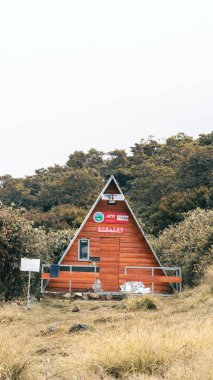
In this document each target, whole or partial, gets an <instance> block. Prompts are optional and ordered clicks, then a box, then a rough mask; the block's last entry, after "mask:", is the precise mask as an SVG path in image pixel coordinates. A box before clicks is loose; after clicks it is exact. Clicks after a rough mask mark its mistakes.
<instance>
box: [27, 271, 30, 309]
mask: <svg viewBox="0 0 213 380" xmlns="http://www.w3.org/2000/svg"><path fill="white" fill-rule="evenodd" d="M30 279H31V272H30V271H29V277H28V289H27V309H28V310H30V309H31V298H30Z"/></svg>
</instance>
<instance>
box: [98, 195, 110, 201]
mask: <svg viewBox="0 0 213 380" xmlns="http://www.w3.org/2000/svg"><path fill="white" fill-rule="evenodd" d="M101 199H102V200H104V201H108V200H109V199H112V194H102V195H101Z"/></svg>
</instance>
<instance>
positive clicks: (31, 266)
mask: <svg viewBox="0 0 213 380" xmlns="http://www.w3.org/2000/svg"><path fill="white" fill-rule="evenodd" d="M21 271H23V272H40V259H27V258H25V257H23V258H22V259H21Z"/></svg>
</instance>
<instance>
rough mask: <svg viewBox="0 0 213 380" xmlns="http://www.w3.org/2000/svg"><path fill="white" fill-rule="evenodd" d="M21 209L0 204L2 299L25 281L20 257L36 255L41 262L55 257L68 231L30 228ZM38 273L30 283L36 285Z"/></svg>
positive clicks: (14, 293)
mask: <svg viewBox="0 0 213 380" xmlns="http://www.w3.org/2000/svg"><path fill="white" fill-rule="evenodd" d="M24 213H25V210H24V209H13V208H12V207H9V208H7V207H1V208H0V293H1V295H3V296H4V298H5V299H10V298H13V297H17V296H19V295H20V294H21V293H22V292H23V290H24V287H25V284H26V275H25V274H24V273H23V272H21V271H20V269H19V268H20V264H21V258H22V257H29V258H31V257H32V258H39V259H41V262H42V263H46V262H53V261H56V260H58V258H59V256H61V254H62V253H63V251H64V249H65V248H66V246H67V244H68V242H69V240H70V238H71V236H72V231H71V230H70V231H68V230H62V231H57V232H54V231H50V232H48V233H47V232H46V231H45V230H44V229H43V228H33V224H32V222H29V221H27V220H26V219H25V217H24ZM38 282H39V276H35V278H34V279H33V281H32V285H33V286H34V287H36V285H38Z"/></svg>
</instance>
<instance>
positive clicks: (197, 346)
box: [0, 272, 213, 380]
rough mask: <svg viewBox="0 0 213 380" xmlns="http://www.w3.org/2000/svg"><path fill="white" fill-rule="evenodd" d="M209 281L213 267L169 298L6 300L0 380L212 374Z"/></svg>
mask: <svg viewBox="0 0 213 380" xmlns="http://www.w3.org/2000/svg"><path fill="white" fill-rule="evenodd" d="M212 283H213V273H212V272H210V273H209V274H208V277H207V278H206V280H205V283H204V284H202V285H200V286H199V287H197V288H196V289H193V290H188V291H184V292H183V293H182V294H181V295H175V296H173V297H172V298H157V297H155V298H150V297H149V299H147V298H146V297H138V296H137V297H136V296H135V297H131V298H129V299H128V300H124V301H122V302H115V301H74V302H73V301H72V302H71V301H70V300H55V299H51V300H42V301H41V302H37V303H34V305H33V308H32V310H30V311H27V310H26V309H25V307H24V305H21V306H20V305H17V304H16V303H12V304H10V305H3V306H2V307H1V308H0V336H1V340H0V379H1V380H2V379H3V380H6V379H13V380H18V379H27V380H28V379H29V380H31V379H38V380H40V379H42V380H43V379H44V380H49V379H61V380H62V379H63V380H65V379H66V380H67V379H76V380H93V379H94V380H97V379H102V380H104V379H131V380H136V379H137V380H139V379H141V380H142V379H144V380H148V379H149V380H151V379H152V380H154V379H155V380H157V379H174V380H185V379H187V380H188V379H193V380H195V379H196V380H210V379H213V285H212ZM75 304H78V305H79V307H80V312H78V313H72V312H71V310H72V308H73V306H74V305H75ZM153 304H154V306H155V305H156V307H157V309H155V308H154V307H153ZM75 323H83V324H86V325H88V327H89V328H88V330H85V331H80V332H72V333H71V332H69V330H70V327H72V326H73V324H75Z"/></svg>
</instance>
